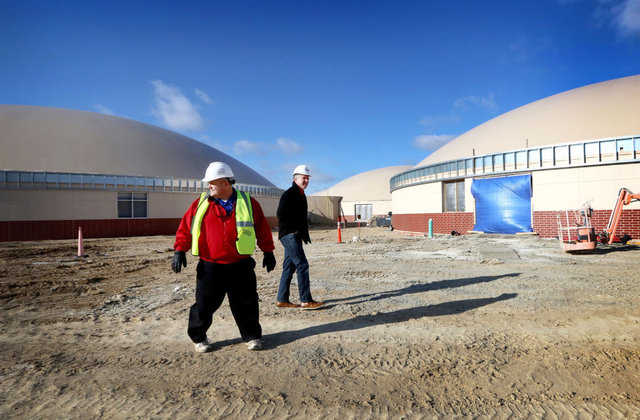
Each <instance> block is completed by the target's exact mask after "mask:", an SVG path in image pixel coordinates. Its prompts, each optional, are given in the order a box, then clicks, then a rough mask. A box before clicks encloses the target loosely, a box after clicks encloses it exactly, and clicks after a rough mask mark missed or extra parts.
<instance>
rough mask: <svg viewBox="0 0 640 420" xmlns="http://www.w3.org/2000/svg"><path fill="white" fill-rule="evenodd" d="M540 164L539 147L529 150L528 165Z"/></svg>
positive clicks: (536, 165)
mask: <svg viewBox="0 0 640 420" xmlns="http://www.w3.org/2000/svg"><path fill="white" fill-rule="evenodd" d="M539 166H540V149H534V150H529V167H530V168H537V167H539Z"/></svg>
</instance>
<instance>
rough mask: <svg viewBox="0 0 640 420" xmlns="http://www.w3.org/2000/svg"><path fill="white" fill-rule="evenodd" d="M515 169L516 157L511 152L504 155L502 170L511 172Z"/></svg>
mask: <svg viewBox="0 0 640 420" xmlns="http://www.w3.org/2000/svg"><path fill="white" fill-rule="evenodd" d="M515 168H516V157H515V154H514V153H513V152H510V153H505V154H504V170H505V171H513V170H514V169H515Z"/></svg>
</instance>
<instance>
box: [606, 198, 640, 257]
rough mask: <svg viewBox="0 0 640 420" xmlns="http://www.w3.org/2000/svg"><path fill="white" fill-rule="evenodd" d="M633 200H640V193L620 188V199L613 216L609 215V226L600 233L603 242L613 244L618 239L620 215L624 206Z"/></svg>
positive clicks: (612, 213)
mask: <svg viewBox="0 0 640 420" xmlns="http://www.w3.org/2000/svg"><path fill="white" fill-rule="evenodd" d="M633 201H640V194H634V193H632V192H631V191H629V190H628V189H627V188H624V187H622V188H620V191H619V192H618V200H617V201H616V205H615V206H614V208H613V211H612V212H611V216H609V223H607V228H606V229H605V230H604V232H602V233H601V234H600V240H601V241H602V242H607V244H609V245H611V244H612V243H613V242H614V241H615V240H616V239H618V238H616V230H617V229H618V224H619V223H620V217H621V216H622V208H623V207H624V206H626V205H628V204H630V203H631V202H633Z"/></svg>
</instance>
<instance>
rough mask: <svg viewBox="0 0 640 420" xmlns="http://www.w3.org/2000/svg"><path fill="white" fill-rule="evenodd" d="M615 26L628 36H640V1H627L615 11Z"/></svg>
mask: <svg viewBox="0 0 640 420" xmlns="http://www.w3.org/2000/svg"><path fill="white" fill-rule="evenodd" d="M613 16H614V24H615V25H616V26H617V28H618V30H619V31H620V32H621V33H622V34H623V35H627V36H633V35H638V36H640V0H625V1H623V2H622V3H621V4H620V5H618V6H617V7H615V8H614V9H613Z"/></svg>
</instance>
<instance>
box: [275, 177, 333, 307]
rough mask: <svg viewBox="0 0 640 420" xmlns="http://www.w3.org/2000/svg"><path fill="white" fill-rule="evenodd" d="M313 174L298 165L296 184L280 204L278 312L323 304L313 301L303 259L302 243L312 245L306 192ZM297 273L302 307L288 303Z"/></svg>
mask: <svg viewBox="0 0 640 420" xmlns="http://www.w3.org/2000/svg"><path fill="white" fill-rule="evenodd" d="M309 178H311V171H310V170H309V167H308V166H307V165H298V166H296V168H295V169H294V170H293V183H292V185H291V188H289V189H288V190H286V191H285V192H284V193H283V194H282V197H280V203H279V204H278V212H277V213H276V214H277V216H278V239H279V240H280V242H281V243H282V246H283V247H284V261H283V263H282V277H280V287H278V298H277V299H278V300H277V302H276V305H277V306H278V307H279V308H302V309H318V308H319V307H321V306H322V305H324V302H316V301H314V300H313V299H312V298H311V289H310V286H309V262H308V261H307V257H306V256H305V255H304V249H303V248H302V242H304V243H305V244H309V243H311V238H310V237H309V224H308V223H307V196H306V195H305V194H304V190H305V189H306V188H307V186H309ZM294 271H297V273H298V292H299V293H300V305H297V304H295V303H291V302H290V301H289V287H290V286H291V279H292V278H293V272H294Z"/></svg>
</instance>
